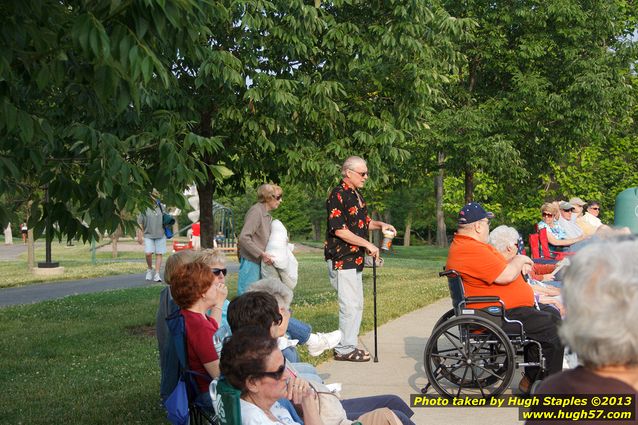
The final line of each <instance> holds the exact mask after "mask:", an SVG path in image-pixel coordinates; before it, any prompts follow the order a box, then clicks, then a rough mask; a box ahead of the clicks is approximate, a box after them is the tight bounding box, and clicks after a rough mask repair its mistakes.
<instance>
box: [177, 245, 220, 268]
mask: <svg viewBox="0 0 638 425" xmlns="http://www.w3.org/2000/svg"><path fill="white" fill-rule="evenodd" d="M180 252H181V251H180ZM197 260H198V261H201V262H202V263H204V264H206V265H207V266H208V267H212V266H214V265H218V266H224V265H226V255H225V254H224V252H223V251H222V250H220V249H211V248H207V249H204V250H202V251H200V253H199V256H198V258H197Z"/></svg>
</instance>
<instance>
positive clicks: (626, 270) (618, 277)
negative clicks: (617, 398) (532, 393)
mask: <svg viewBox="0 0 638 425" xmlns="http://www.w3.org/2000/svg"><path fill="white" fill-rule="evenodd" d="M636 253H638V240H637V239H636V238H635V237H631V236H630V237H621V238H617V239H611V240H607V241H602V242H599V243H595V244H591V245H589V246H587V247H585V248H583V249H582V250H581V251H579V252H578V253H577V254H576V255H575V256H574V257H573V258H572V261H571V265H570V267H569V268H568V269H567V271H566V272H565V279H564V282H563V283H564V285H563V291H562V292H563V300H564V302H565V307H566V310H567V316H566V318H565V321H564V322H563V325H562V327H561V328H560V331H559V332H560V335H561V338H562V339H563V341H564V342H565V343H566V344H568V345H569V346H570V347H571V349H572V350H573V351H574V352H576V353H577V354H578V358H579V360H580V361H581V363H582V366H579V367H577V368H576V369H573V370H569V371H564V372H561V373H558V374H555V375H553V376H551V377H549V378H547V380H545V381H543V382H542V383H541V385H540V387H539V389H538V393H539V394H636V393H637V392H638V326H636V323H637V322H638V309H637V308H636V306H638V262H636ZM634 408H635V405H634ZM635 417H636V416H634V418H635ZM535 423H537V422H535ZM538 423H540V422H538ZM548 423H552V422H548ZM554 423H555V422H554Z"/></svg>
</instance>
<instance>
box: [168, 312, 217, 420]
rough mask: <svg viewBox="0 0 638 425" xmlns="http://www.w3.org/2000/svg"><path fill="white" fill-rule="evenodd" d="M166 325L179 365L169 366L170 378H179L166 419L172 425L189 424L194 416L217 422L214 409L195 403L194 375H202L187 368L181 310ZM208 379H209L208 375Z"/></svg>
mask: <svg viewBox="0 0 638 425" xmlns="http://www.w3.org/2000/svg"><path fill="white" fill-rule="evenodd" d="M166 324H167V326H168V329H169V332H170V336H171V339H172V343H173V346H174V348H175V353H176V354H177V359H178V361H177V362H175V363H173V364H169V365H166V367H167V377H168V379H171V377H172V378H173V379H174V377H175V375H173V374H176V375H177V376H178V379H177V384H176V385H175V388H173V390H172V391H171V393H170V395H169V396H168V397H167V398H166V399H165V400H164V407H165V408H166V416H167V418H168V420H169V421H170V422H171V423H172V424H173V425H188V423H189V419H190V416H191V415H196V416H200V417H201V416H204V417H206V419H207V420H208V421H209V422H214V421H215V420H216V418H215V414H214V412H213V411H212V409H211V408H210V407H206V406H199V405H197V404H196V403H195V400H196V399H197V397H198V395H199V391H198V387H197V384H196V383H195V379H194V377H195V375H199V376H203V375H202V374H200V373H198V372H195V371H192V370H190V369H189V368H188V350H187V346H188V345H187V342H186V326H185V323H184V316H182V314H181V310H180V309H177V310H176V311H174V312H173V313H171V314H170V315H169V316H168V317H167V318H166ZM211 344H212V341H211ZM171 369H173V370H174V372H172V371H171ZM206 378H209V377H207V376H206Z"/></svg>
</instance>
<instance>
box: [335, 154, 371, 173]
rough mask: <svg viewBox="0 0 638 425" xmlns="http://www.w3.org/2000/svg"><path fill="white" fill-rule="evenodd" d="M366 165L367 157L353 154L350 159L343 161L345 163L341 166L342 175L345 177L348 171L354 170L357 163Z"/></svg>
mask: <svg viewBox="0 0 638 425" xmlns="http://www.w3.org/2000/svg"><path fill="white" fill-rule="evenodd" d="M361 164H363V165H365V164H366V161H365V159H363V158H361V157H360V156H351V157H349V158H348V159H346V160H345V161H344V162H343V165H342V166H341V175H342V176H343V177H346V175H347V174H346V173H347V171H348V170H354V168H353V167H356V166H357V165H361Z"/></svg>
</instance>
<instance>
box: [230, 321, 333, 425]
mask: <svg viewBox="0 0 638 425" xmlns="http://www.w3.org/2000/svg"><path fill="white" fill-rule="evenodd" d="M221 372H222V373H223V374H224V376H225V378H226V379H227V380H228V382H229V383H230V384H231V385H232V386H234V387H235V388H237V389H239V390H240V391H241V401H240V403H241V417H242V424H244V425H253V424H264V425H268V424H291V425H294V424H298V422H295V420H294V419H293V418H292V416H291V415H290V412H289V411H288V410H287V409H286V408H285V407H283V406H282V405H281V404H280V401H278V400H281V399H288V400H290V401H291V402H292V403H294V404H295V405H300V406H301V410H302V411H303V420H304V424H305V425H322V424H323V423H322V421H321V418H320V416H319V408H318V404H317V403H316V401H315V398H316V397H317V395H316V393H315V392H314V390H313V389H312V388H311V387H310V386H309V385H308V383H307V382H305V381H304V380H302V379H297V378H295V377H294V376H293V375H292V374H291V373H290V372H289V370H288V368H287V367H286V360H285V359H284V356H283V355H282V354H281V350H279V348H277V340H276V339H274V338H273V337H272V336H271V335H270V334H269V332H268V331H267V330H266V329H264V328H260V327H256V326H246V327H243V328H241V329H238V330H236V331H235V333H233V335H232V336H231V337H230V338H229V339H227V340H226V342H225V344H224V348H223V350H222V356H221Z"/></svg>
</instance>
